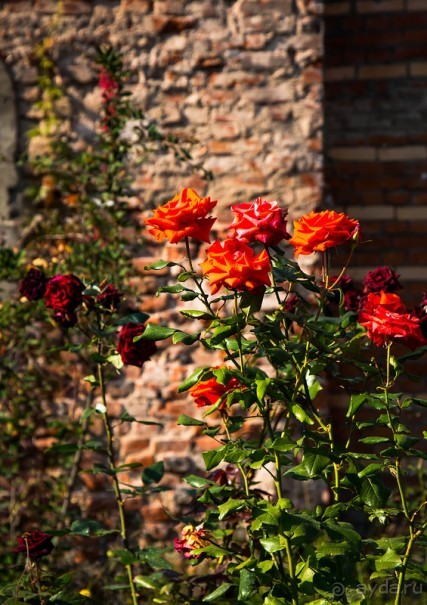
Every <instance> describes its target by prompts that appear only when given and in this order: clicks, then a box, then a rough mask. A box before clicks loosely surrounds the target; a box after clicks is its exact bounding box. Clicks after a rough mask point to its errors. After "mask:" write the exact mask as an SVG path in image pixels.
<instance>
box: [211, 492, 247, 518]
mask: <svg viewBox="0 0 427 605" xmlns="http://www.w3.org/2000/svg"><path fill="white" fill-rule="evenodd" d="M245 504H246V501H245V500H235V499H233V498H229V499H228V500H227V501H226V502H224V503H223V504H220V505H219V506H218V511H219V517H218V519H219V520H220V521H222V519H224V517H226V516H227V514H228V513H229V512H232V511H236V510H240V509H241V508H243V507H244V506H245Z"/></svg>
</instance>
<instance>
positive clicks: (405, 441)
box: [394, 433, 419, 450]
mask: <svg viewBox="0 0 427 605" xmlns="http://www.w3.org/2000/svg"><path fill="white" fill-rule="evenodd" d="M394 440H395V442H396V444H397V445H398V446H399V447H400V448H402V449H404V450H408V449H410V448H411V447H414V445H415V444H416V443H418V441H419V439H417V437H410V436H409V435H405V434H403V433H397V434H396V435H395V436H394Z"/></svg>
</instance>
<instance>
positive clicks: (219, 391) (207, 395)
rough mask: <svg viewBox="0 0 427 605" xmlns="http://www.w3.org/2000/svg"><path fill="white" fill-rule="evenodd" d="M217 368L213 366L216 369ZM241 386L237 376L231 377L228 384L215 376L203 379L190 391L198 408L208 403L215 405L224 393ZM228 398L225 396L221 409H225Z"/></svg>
mask: <svg viewBox="0 0 427 605" xmlns="http://www.w3.org/2000/svg"><path fill="white" fill-rule="evenodd" d="M215 369H217V368H212V370H215ZM239 387H240V383H239V381H238V380H237V379H236V378H230V380H228V381H227V384H221V383H219V382H218V381H217V379H216V377H215V376H212V378H207V379H206V380H201V381H200V382H198V383H197V384H195V385H194V386H192V387H191V389H190V390H189V393H190V395H191V396H192V397H194V403H195V404H196V405H197V407H198V408H202V407H205V406H208V405H214V404H215V403H216V402H217V401H218V399H220V398H221V397H223V396H224V395H226V394H228V393H231V392H232V391H234V390H235V389H238V388H239ZM225 400H226V398H225V397H224V400H223V402H222V403H221V405H220V407H219V409H221V410H222V409H223V408H224V407H225V405H226V401H225Z"/></svg>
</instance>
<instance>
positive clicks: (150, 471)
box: [141, 460, 165, 485]
mask: <svg viewBox="0 0 427 605" xmlns="http://www.w3.org/2000/svg"><path fill="white" fill-rule="evenodd" d="M164 474H165V465H164V463H163V460H159V461H158V462H155V463H154V464H152V465H151V466H147V468H145V469H144V470H143V471H142V475H141V479H142V482H143V483H144V485H152V484H153V483H159V481H160V480H161V479H162V477H163V475H164Z"/></svg>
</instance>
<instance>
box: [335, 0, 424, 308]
mask: <svg viewBox="0 0 427 605" xmlns="http://www.w3.org/2000/svg"><path fill="white" fill-rule="evenodd" d="M426 28H427V2H425V0H351V1H350V0H349V1H334V0H330V1H329V2H327V3H326V5H325V68H326V69H325V105H324V111H325V189H326V196H327V198H326V199H328V197H329V202H330V203H332V204H333V205H334V206H338V207H342V208H343V209H344V210H345V211H346V212H348V213H349V214H350V215H352V216H354V217H356V218H359V219H360V220H361V221H362V223H363V236H364V239H365V240H372V241H366V243H365V244H364V245H363V246H361V247H360V248H359V250H358V252H357V255H356V257H355V259H354V262H355V263H356V264H357V265H358V269H356V270H353V275H354V276H355V277H359V278H361V277H363V275H364V274H365V273H366V271H367V270H369V269H372V268H374V267H375V266H378V265H380V264H387V265H391V266H392V267H393V268H394V269H396V270H397V271H398V273H400V274H401V276H402V283H404V285H405V290H406V292H405V300H406V302H407V303H409V304H411V303H412V304H415V303H418V302H419V300H420V296H421V293H422V292H423V291H425V290H426V289H427V286H426V282H427V267H426V240H425V232H426V230H427V163H426V160H427V46H426V43H425V42H426V31H427V30H426Z"/></svg>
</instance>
